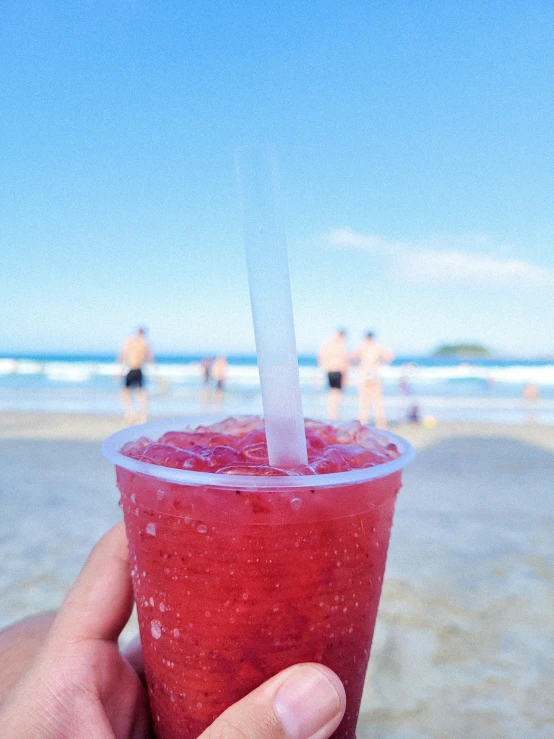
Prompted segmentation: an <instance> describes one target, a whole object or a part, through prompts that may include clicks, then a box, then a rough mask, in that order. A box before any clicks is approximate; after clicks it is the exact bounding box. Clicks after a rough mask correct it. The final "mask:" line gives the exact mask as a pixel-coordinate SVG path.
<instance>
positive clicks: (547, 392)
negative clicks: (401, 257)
mask: <svg viewBox="0 0 554 739" xmlns="http://www.w3.org/2000/svg"><path fill="white" fill-rule="evenodd" d="M201 359H202V357H201V356H199V355H183V356H159V357H158V362H157V364H156V365H152V366H148V367H146V377H147V387H148V390H149V395H150V413H151V415H153V416H175V415H187V414H191V413H206V412H211V411H213V412H217V413H221V412H223V413H227V414H229V415H233V414H258V413H260V412H261V394H260V386H259V376H258V369H257V365H256V358H255V356H253V355H241V356H229V357H228V362H229V367H228V377H227V383H226V387H225V392H224V393H223V394H218V393H216V392H215V391H214V386H213V384H209V385H208V386H203V384H202V377H201V365H200V362H201ZM299 371H300V384H301V389H302V399H303V405H304V414H305V415H306V416H313V417H319V418H322V417H324V416H325V411H326V390H327V386H326V378H325V376H324V374H323V373H322V372H321V371H320V370H319V369H318V368H317V362H316V359H315V357H314V356H301V357H300V358H299ZM120 375H121V367H120V366H119V365H118V364H117V363H116V362H115V361H114V357H113V356H108V355H93V354H79V355H76V354H74V355H72V354H67V355H61V354H60V355H36V354H26V355H23V354H13V355H9V354H5V355H4V356H0V411H27V412H52V413H95V414H96V413H98V414H109V415H118V414H120V413H121V404H120V399H119V389H120V385H121V380H120ZM382 377H383V386H384V394H385V405H386V409H387V416H388V418H389V421H390V422H391V423H392V424H394V423H398V422H401V421H404V420H405V419H406V417H407V414H408V411H409V410H410V408H411V407H413V406H417V407H418V409H419V414H420V417H421V418H424V417H433V418H436V419H437V420H438V421H439V422H440V421H477V422H479V421H480V422H498V423H521V422H525V421H531V422H537V423H543V424H550V425H554V360H528V359H480V360H473V359H472V360H465V361H463V360H459V359H455V358H442V357H441V358H436V357H413V356H411V357H409V356H407V357H400V358H398V359H397V360H395V361H394V362H393V363H392V364H391V365H390V366H387V367H384V368H383V370H382ZM530 384H531V385H535V386H536V388H537V389H538V392H539V397H538V398H536V399H525V398H523V389H524V387H525V386H526V385H530ZM356 386H357V372H356V368H355V367H353V368H352V369H351V371H350V372H349V381H348V385H347V386H346V388H345V391H344V401H343V404H342V408H341V417H342V418H344V419H345V420H347V419H349V418H355V417H356V412H357V398H356Z"/></svg>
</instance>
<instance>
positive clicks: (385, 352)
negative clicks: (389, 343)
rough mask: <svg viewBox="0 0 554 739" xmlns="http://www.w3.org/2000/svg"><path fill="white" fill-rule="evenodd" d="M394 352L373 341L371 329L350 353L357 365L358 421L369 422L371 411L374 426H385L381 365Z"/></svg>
mask: <svg viewBox="0 0 554 739" xmlns="http://www.w3.org/2000/svg"><path fill="white" fill-rule="evenodd" d="M393 359H394V354H393V353H392V352H391V350H390V349H386V348H385V347H384V346H381V345H380V344H378V343H377V342H376V341H375V338H374V335H373V332H372V331H368V332H367V334H366V338H365V341H363V342H362V344H360V346H359V347H358V348H357V349H356V351H355V352H354V354H353V355H352V362H353V363H356V364H358V365H359V377H358V400H359V411H358V419H359V421H360V423H369V414H370V412H372V413H373V416H374V418H375V426H376V427H377V428H380V429H386V428H387V419H386V417H385V408H384V406H383V387H382V383H381V367H382V366H383V365H385V364H390V362H392V360H393Z"/></svg>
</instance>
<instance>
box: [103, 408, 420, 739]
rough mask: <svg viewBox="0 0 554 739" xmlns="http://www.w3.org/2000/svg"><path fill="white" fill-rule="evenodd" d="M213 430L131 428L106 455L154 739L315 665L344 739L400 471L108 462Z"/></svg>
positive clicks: (359, 684)
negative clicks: (288, 671) (175, 434)
mask: <svg viewBox="0 0 554 739" xmlns="http://www.w3.org/2000/svg"><path fill="white" fill-rule="evenodd" d="M213 420H214V419H212V418H211V419H205V418H204V419H203V418H194V419H192V418H189V419H180V420H164V421H159V422H154V423H148V424H145V425H143V426H134V427H131V428H129V429H125V430H124V431H120V432H118V433H116V434H114V435H113V436H111V437H110V438H109V439H107V441H106V442H105V443H104V445H103V448H102V451H103V454H104V456H105V457H106V458H107V459H109V460H110V461H111V462H113V463H114V464H115V466H116V476H117V485H118V488H119V490H120V493H121V505H122V508H123V513H124V517H125V523H126V528H127V535H128V538H129V549H130V557H131V575H132V579H133V587H134V592H135V598H136V603H137V610H138V619H139V626H140V634H141V640H142V647H143V652H144V662H145V670H146V679H147V683H148V691H149V698H150V703H151V708H152V715H153V719H154V726H155V732H156V736H157V737H158V739H196V737H198V736H199V735H200V734H201V733H202V731H204V729H206V727H207V726H209V725H210V723H212V721H213V720H214V719H215V718H216V717H217V716H218V715H219V714H220V713H222V711H224V710H225V709H226V708H227V707H228V706H230V705H231V704H232V703H235V702H236V701H237V700H239V699H240V698H242V697H243V696H244V695H246V694H247V693H249V692H250V691H251V690H253V689H254V688H255V687H256V686H258V685H260V684H261V683H262V682H264V681H265V680H266V679H268V678H269V677H271V676H272V675H274V674H276V673H277V672H279V671H280V670H282V669H284V668H285V667H288V666H290V665H293V664H296V663H299V662H320V663H322V664H325V665H327V666H329V667H330V668H331V669H332V670H334V671H335V672H336V673H337V674H338V676H339V677H340V678H341V680H342V682H343V684H344V686H345V690H346V696H347V708H346V714H345V716H344V719H343V720H342V722H341V724H340V726H339V728H338V729H337V731H336V732H335V733H334V734H333V737H335V738H339V737H340V739H353V738H354V737H355V735H356V734H355V731H356V723H357V718H358V712H359V707H360V701H361V697H362V690H363V684H364V678H365V673H366V668H367V663H368V659H369V652H370V648H371V641H372V637H373V630H374V626H375V618H376V615H377V607H378V604H379V596H380V593H381V586H382V582H383V575H384V571H385V561H386V556H387V549H388V543H389V537H390V531H391V526H392V519H393V512H394V504H395V501H396V495H397V493H398V490H399V489H400V486H401V470H402V468H403V467H404V466H405V465H406V464H407V463H408V462H410V461H411V460H412V458H413V456H414V453H413V449H412V448H411V446H410V445H409V444H408V442H406V441H405V440H404V439H401V438H400V437H398V436H395V435H393V434H390V433H385V432H381V431H379V432H375V434H376V437H377V438H378V440H379V441H378V443H379V444H383V445H384V446H386V445H387V444H395V445H396V446H397V448H398V450H399V452H400V456H399V457H398V458H397V459H395V460H393V461H390V462H387V463H385V464H381V465H377V466H375V467H371V468H368V469H360V470H352V471H349V472H342V473H332V474H327V475H309V476H286V477H260V476H250V475H240V476H238V475H225V474H214V473H205V472H193V471H186V470H178V469H170V468H164V467H160V466H156V465H151V464H147V463H145V462H140V461H137V460H134V459H131V458H129V457H126V456H124V455H122V454H120V453H119V450H120V449H121V448H122V446H123V445H124V444H125V443H127V442H129V441H135V440H136V439H138V438H139V437H141V436H146V437H149V438H151V439H157V438H159V437H160V436H161V435H162V434H163V433H165V432H166V431H170V430H178V429H182V428H184V427H185V426H193V427H194V426H196V425H201V424H202V423H207V422H213Z"/></svg>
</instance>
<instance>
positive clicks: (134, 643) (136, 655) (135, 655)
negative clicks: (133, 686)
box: [121, 634, 145, 682]
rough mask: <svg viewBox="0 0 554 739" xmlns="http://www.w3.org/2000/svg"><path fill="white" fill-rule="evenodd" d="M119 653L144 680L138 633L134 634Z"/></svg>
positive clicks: (142, 658)
mask: <svg viewBox="0 0 554 739" xmlns="http://www.w3.org/2000/svg"><path fill="white" fill-rule="evenodd" d="M121 654H122V655H123V656H124V657H125V659H126V660H127V662H128V663H129V664H130V665H131V667H132V668H133V670H134V671H135V672H136V673H137V674H138V676H139V677H140V679H141V680H142V681H143V682H144V679H145V678H144V657H143V655H142V644H141V641H140V634H137V635H136V636H134V637H133V638H132V639H131V640H130V641H129V642H128V643H127V644H126V645H125V646H124V647H123V648H122V649H121Z"/></svg>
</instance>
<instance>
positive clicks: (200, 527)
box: [196, 523, 208, 534]
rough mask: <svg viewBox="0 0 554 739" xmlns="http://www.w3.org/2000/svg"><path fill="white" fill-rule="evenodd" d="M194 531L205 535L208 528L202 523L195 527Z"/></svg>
mask: <svg viewBox="0 0 554 739" xmlns="http://www.w3.org/2000/svg"><path fill="white" fill-rule="evenodd" d="M196 530H197V531H198V533H199V534H207V533H208V527H207V526H206V524H204V523H201V524H199V525H198V526H197V527H196Z"/></svg>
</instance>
